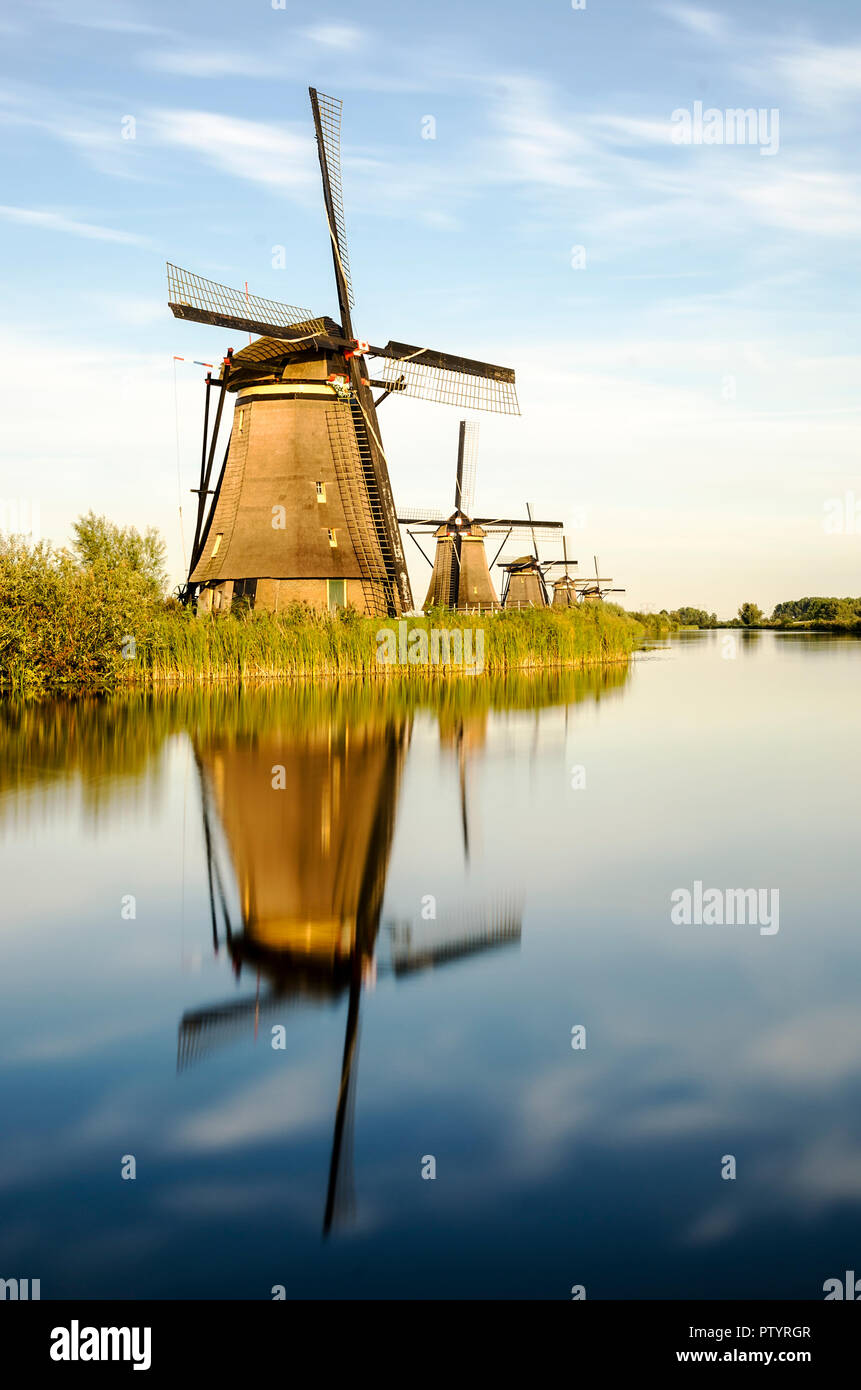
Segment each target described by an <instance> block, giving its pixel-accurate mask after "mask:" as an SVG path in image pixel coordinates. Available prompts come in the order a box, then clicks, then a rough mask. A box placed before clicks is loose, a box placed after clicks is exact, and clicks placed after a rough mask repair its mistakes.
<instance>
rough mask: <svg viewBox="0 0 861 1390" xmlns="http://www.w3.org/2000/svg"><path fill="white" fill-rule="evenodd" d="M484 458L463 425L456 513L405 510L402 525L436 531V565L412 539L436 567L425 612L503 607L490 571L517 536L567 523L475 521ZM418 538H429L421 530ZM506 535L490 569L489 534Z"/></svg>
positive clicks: (474, 434) (470, 427)
mask: <svg viewBox="0 0 861 1390" xmlns="http://www.w3.org/2000/svg"><path fill="white" fill-rule="evenodd" d="M477 459H478V425H477V424H476V423H475V422H474V421H471V420H461V422H460V432H459V435H458V448H457V472H456V474H455V483H454V511H453V512H452V513H451V515H450V516H447V517H443V516H441V515H440V512H439V511H438V510H435V509H434V508H433V507H426V508H424V509H422V508H416V507H411V508H405V509H403V510H402V511H401V512H400V514H399V516H398V520H399V521H400V522H401V524H402V525H405V526H407V527H408V528H409V527H410V526H412V525H416V526H419V527H430V528H432V533H433V535H434V537H435V539H436V553H435V555H434V558H433V560H432V561H431V560H430V559H429V558H428V556H427V555H426V554H425V552H424V550H422V547H421V544H420V543H419V542H418V541H417V540H416V534H417V532H416V531H413V530H410V529H408V530H407V535H408V536H409V537H410V539H411V540H412V541H414V542H415V544H416V545H417V546H418V548H419V550H420V551H421V553H422V555H423V556H424V558H425V559H426V560H427V562H428V564H429V565H430V566H431V571H432V573H431V580H430V585H429V586H428V592H427V597H426V599H425V601H424V607H425V608H426V609H427V608H437V607H440V608H476V609H478V610H479V611H484V610H485V609H493V608H498V607H499V599H498V598H497V597H496V591H495V589H494V587H493V580H492V579H491V577H490V571H491V569H492V568H493V566H494V565H495V564H496V561H497V559H498V558H499V555H500V553H501V551H502V548H503V546H504V545H505V543H506V541H507V540H508V538H509V536H512V535H523V534H524V533H525V532H527V531H532V532H533V533H535V532H540V533H541V534H542V535H549V534H550V533H551V532H552V531H553V530H558V529H559V528H560V527H561V526H562V522H561V521H536V522H533V521H532V520H531V518H526V519H520V518H517V519H511V518H510V517H486V516H482V517H472V516H471V515H470V513H471V512H472V500H473V491H474V488H475V469H476V462H477ZM418 534H427V533H426V532H421V531H419V532H418ZM494 534H498V535H502V536H503V540H502V543H501V545H500V546H499V549H498V550H497V552H496V555H495V556H494V558H493V560H491V562H490V565H488V563H487V552H486V551H485V548H484V540H485V537H486V536H488V535H494Z"/></svg>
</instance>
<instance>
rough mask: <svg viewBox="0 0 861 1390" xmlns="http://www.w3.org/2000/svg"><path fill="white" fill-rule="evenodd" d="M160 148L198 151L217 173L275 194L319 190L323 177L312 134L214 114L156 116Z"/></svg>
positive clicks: (176, 112)
mask: <svg viewBox="0 0 861 1390" xmlns="http://www.w3.org/2000/svg"><path fill="white" fill-rule="evenodd" d="M150 119H151V121H152V124H153V129H154V135H155V138H156V139H157V140H159V142H160V143H162V144H165V145H175V146H178V147H180V148H183V149H188V150H193V151H195V152H196V153H197V154H200V155H202V156H203V158H204V159H206V160H207V162H208V163H210V164H212V165H214V166H215V168H217V169H223V170H224V171H225V172H226V173H229V174H232V175H234V176H235V177H236V178H242V179H250V180H252V181H253V182H255V183H262V184H266V185H268V186H269V187H272V188H289V189H292V190H294V191H296V190H305V189H307V188H310V187H311V186H312V185H313V186H314V188H315V189H316V185H317V182H318V179H319V175H318V174H317V171H316V156H315V152H314V144H313V141H312V140H310V139H309V138H308V132H307V130H302V131H301V132H298V133H297V132H295V131H293V130H290V129H288V128H287V127H285V126H277V125H271V124H268V123H266V122H263V121H247V120H242V119H240V118H239V117H237V116H222V115H219V114H218V113H217V112H214V111H182V110H172V111H165V110H163V111H156V112H154V113H152V116H151V118H150Z"/></svg>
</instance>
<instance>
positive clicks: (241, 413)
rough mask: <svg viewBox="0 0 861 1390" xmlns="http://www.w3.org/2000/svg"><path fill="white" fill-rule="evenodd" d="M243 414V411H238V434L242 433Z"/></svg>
mask: <svg viewBox="0 0 861 1390" xmlns="http://www.w3.org/2000/svg"><path fill="white" fill-rule="evenodd" d="M244 414H245V411H244V410H240V411H239V425H238V428H239V433H240V434H241V433H242V417H243V415H244Z"/></svg>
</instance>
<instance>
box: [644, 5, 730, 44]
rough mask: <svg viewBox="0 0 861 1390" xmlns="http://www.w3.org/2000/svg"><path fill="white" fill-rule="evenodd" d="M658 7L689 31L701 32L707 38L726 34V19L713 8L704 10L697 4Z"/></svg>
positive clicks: (722, 36)
mask: <svg viewBox="0 0 861 1390" xmlns="http://www.w3.org/2000/svg"><path fill="white" fill-rule="evenodd" d="M658 9H659V11H660V12H661V14H664V15H666V16H667V18H668V19H674V20H675V21H676V23H677V24H681V25H683V26H684V28H685V29H689V30H690V31H691V33H694V34H701V35H703V37H705V38H707V39H724V38H726V36H727V25H726V20H725V19H724V17H723V15H721V14H718V13H717V12H716V11H715V10H704V9H701V8H700V6H698V5H659V6H658Z"/></svg>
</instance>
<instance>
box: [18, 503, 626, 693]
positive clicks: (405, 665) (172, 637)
mask: <svg viewBox="0 0 861 1390" xmlns="http://www.w3.org/2000/svg"><path fill="white" fill-rule="evenodd" d="M93 524H94V523H93ZM88 534H89V533H88ZM97 539H98V540H99V541H101V537H98V538H97ZM111 539H112V540H113V539H115V538H114V537H113V536H112V537H111ZM90 548H91V550H96V547H95V545H94V544H91V547H90ZM384 629H388V630H389V632H390V633H391V636H388V637H386V638H383V637H381V636H380V634H381V633H382V632H383V630H384ZM434 630H436V632H437V633H440V632H444V633H446V634H449V635H450V638H449V636H447V637H446V638H445V639H444V640H443V641H442V642H439V643H438V650H437V657H438V660H437V661H436V662H434V661H433V660H432V656H433V638H432V634H433V632H434ZM643 635H644V634H643V629H642V627H641V626H640V625H639V624H638V623H636V622H635V621H634V620H633V619H631V618H630V617H628V616H627V615H626V614H625V613H623V611H622V610H621V609H619V608H616V607H615V606H614V605H610V604H604V605H599V604H595V605H590V604H587V605H584V606H582V607H580V608H576V609H570V610H568V609H563V610H543V611H535V610H528V611H524V612H512V613H500V614H493V615H485V616H476V615H466V614H461V613H452V612H449V611H446V610H442V611H440V612H437V613H432V614H429V615H428V616H426V617H419V618H410V619H408V620H406V626H405V627H400V628H399V625H398V624H397V622H396V621H395V620H393V619H380V618H362V617H360V616H359V615H358V614H356V613H355V612H354V611H353V610H350V609H348V610H345V611H343V612H340V613H336V614H334V615H329V614H319V613H315V612H312V611H311V610H310V609H308V608H306V607H304V606H302V605H299V604H295V605H293V606H292V607H291V608H289V609H288V610H286V611H285V612H283V613H278V614H270V613H255V612H247V611H246V612H237V613H229V614H225V615H219V616H217V617H206V618H197V617H195V616H194V615H193V614H192V613H191V612H189V611H188V610H187V609H184V608H182V607H180V605H179V604H177V603H176V602H175V601H173V600H170V599H168V600H165V599H164V597H163V593H162V589H161V585H160V583H159V579H158V576H157V574H155V573H154V570H153V565H152V562H151V560H150V559H148V557H147V556H146V555H145V554H139V553H138V552H137V551H135V550H132V551H131V552H130V553H126V552H125V551H123V550H122V548H119V547H117V546H116V545H114V546H113V547H112V549H111V550H110V551H109V553H102V552H101V551H98V550H96V553H95V554H92V553H86V554H78V555H77V556H76V555H72V554H69V553H68V552H65V551H53V550H51V548H50V547H47V546H43V545H39V546H33V545H27V544H25V543H24V542H21V541H14V540H13V541H5V542H3V543H2V545H0V687H2V688H3V689H4V690H7V691H14V692H18V693H23V694H32V695H41V694H50V693H55V692H60V691H66V690H71V691H106V690H117V689H123V688H134V687H144V688H147V687H149V688H154V687H163V686H176V685H192V684H195V683H201V684H205V683H210V682H224V681H248V682H251V681H262V680H283V679H285V678H294V677H308V676H314V677H326V678H333V677H334V678H338V677H345V676H363V677H373V678H374V679H375V680H386V681H390V680H392V679H394V678H397V679H399V680H402V679H410V680H412V679H416V678H418V679H420V680H425V681H426V680H427V679H428V678H431V677H433V678H437V677H443V678H448V677H450V676H452V675H457V674H461V673H462V672H463V671H464V669H469V668H470V666H471V667H472V669H473V670H474V671H475V672H476V673H482V674H488V673H502V672H507V671H514V670H528V669H536V668H542V667H557V666H572V667H585V666H589V665H594V664H599V663H605V662H614V661H623V660H624V659H625V658H626V657H627V656H628V655H629V654H630V652H631V651H632V650H633V648H634V646H635V645H636V644H637V642H638V641H639V640H640V639H641V638H642V636H643ZM449 640H451V650H450V652H449V659H448V660H446V647H447V645H448V642H449ZM459 642H462V643H463V648H464V654H463V657H459V652H458V643H459Z"/></svg>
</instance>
